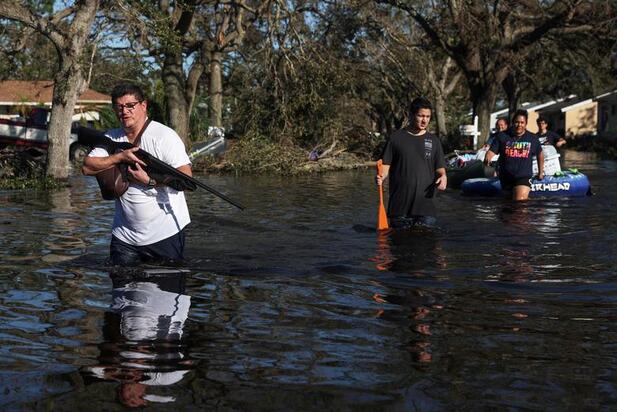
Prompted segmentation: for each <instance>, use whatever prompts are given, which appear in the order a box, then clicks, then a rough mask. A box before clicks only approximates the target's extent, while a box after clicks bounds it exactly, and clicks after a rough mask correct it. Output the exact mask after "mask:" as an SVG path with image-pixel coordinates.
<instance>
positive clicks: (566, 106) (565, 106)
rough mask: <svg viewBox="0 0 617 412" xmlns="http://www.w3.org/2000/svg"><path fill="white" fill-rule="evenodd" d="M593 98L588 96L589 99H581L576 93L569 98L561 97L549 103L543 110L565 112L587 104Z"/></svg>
mask: <svg viewBox="0 0 617 412" xmlns="http://www.w3.org/2000/svg"><path fill="white" fill-rule="evenodd" d="M592 101H593V99H591V98H587V99H581V98H577V97H576V95H571V96H568V98H566V99H560V100H557V102H556V103H555V104H552V105H549V106H546V107H544V108H543V109H542V110H540V111H542V112H548V113H550V112H562V113H565V112H567V111H569V110H572V109H574V108H576V107H578V106H582V105H586V104H589V103H592Z"/></svg>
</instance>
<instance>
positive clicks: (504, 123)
mask: <svg viewBox="0 0 617 412" xmlns="http://www.w3.org/2000/svg"><path fill="white" fill-rule="evenodd" d="M506 130H508V118H506V117H500V118H498V119H497V120H496V121H495V131H494V132H493V133H491V134H490V135H489V136H488V139H486V143H484V146H483V147H482V149H483V150H488V149H490V147H491V144H492V143H493V141H494V140H495V137H497V135H498V134H499V133H501V132H505V131H506Z"/></svg>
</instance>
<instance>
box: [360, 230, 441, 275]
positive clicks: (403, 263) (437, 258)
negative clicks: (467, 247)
mask: <svg viewBox="0 0 617 412" xmlns="http://www.w3.org/2000/svg"><path fill="white" fill-rule="evenodd" d="M440 239H441V234H440V233H439V232H438V231H437V230H436V229H427V228H420V227H418V228H413V229H406V230H395V229H390V230H382V231H378V233H377V248H376V253H375V256H374V257H372V258H370V260H371V261H372V262H374V263H375V267H376V268H377V269H378V270H381V271H384V270H389V271H392V272H400V273H407V274H411V275H423V274H425V273H426V272H428V271H433V270H434V269H435V268H438V269H445V268H446V267H447V264H446V258H445V255H444V253H443V249H442V246H441V241H440Z"/></svg>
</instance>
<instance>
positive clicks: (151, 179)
mask: <svg viewBox="0 0 617 412" xmlns="http://www.w3.org/2000/svg"><path fill="white" fill-rule="evenodd" d="M148 186H150V187H154V186H156V180H154V179H153V178H150V179H149V180H148Z"/></svg>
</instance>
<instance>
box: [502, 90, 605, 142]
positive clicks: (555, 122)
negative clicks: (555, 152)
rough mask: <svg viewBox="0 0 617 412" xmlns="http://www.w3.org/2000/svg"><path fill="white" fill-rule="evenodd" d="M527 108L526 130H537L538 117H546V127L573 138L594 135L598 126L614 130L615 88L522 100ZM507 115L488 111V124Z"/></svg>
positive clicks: (504, 111) (504, 112)
mask: <svg viewBox="0 0 617 412" xmlns="http://www.w3.org/2000/svg"><path fill="white" fill-rule="evenodd" d="M521 108H522V109H525V110H527V114H528V121H527V129H528V130H529V131H530V132H533V133H536V132H537V131H538V126H537V124H536V121H537V119H538V117H539V116H543V117H544V118H546V120H547V121H548V124H549V128H550V129H551V130H553V131H555V132H557V133H558V134H560V135H562V136H564V137H568V138H573V137H577V136H583V135H596V134H597V133H598V131H599V127H605V128H607V130H614V131H615V132H617V113H616V112H617V91H614V92H610V93H605V94H603V95H600V96H597V97H593V98H587V99H582V98H579V97H577V96H576V95H570V96H568V97H565V98H562V99H556V100H550V101H547V102H544V103H523V104H522V105H521ZM503 116H508V109H507V108H506V109H502V110H498V111H495V112H493V113H491V125H494V124H495V121H496V120H497V119H498V118H499V117H503Z"/></svg>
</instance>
